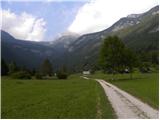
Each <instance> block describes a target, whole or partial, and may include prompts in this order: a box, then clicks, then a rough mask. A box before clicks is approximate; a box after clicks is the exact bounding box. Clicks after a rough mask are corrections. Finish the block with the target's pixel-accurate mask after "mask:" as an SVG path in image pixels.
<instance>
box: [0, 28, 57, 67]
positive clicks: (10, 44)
mask: <svg viewBox="0 0 160 120" xmlns="http://www.w3.org/2000/svg"><path fill="white" fill-rule="evenodd" d="M1 50H2V51H1V55H2V58H3V59H4V60H5V61H7V62H8V63H10V62H12V61H15V62H16V63H17V64H18V65H20V66H25V67H28V68H37V67H39V65H40V64H41V63H42V61H43V60H44V59H45V58H49V59H50V60H51V61H56V60H57V59H58V57H60V56H59V55H60V54H59V51H57V50H56V49H54V48H52V47H49V46H45V45H42V44H41V43H38V42H32V41H23V40H17V39H15V38H14V37H12V36H11V35H10V34H8V33H7V32H5V31H1Z"/></svg>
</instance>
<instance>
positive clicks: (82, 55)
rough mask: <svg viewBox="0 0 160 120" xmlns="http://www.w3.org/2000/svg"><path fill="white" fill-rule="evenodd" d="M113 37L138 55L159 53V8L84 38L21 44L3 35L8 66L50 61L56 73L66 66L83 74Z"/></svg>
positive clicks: (63, 37) (69, 36) (31, 65)
mask: <svg viewBox="0 0 160 120" xmlns="http://www.w3.org/2000/svg"><path fill="white" fill-rule="evenodd" d="M111 35H117V36H119V37H120V38H121V39H122V40H123V42H124V43H125V45H126V46H128V47H129V48H131V49H133V50H135V51H136V52H149V51H158V49H159V46H158V45H159V6H156V7H154V8H152V9H151V10H149V11H147V12H145V13H141V14H131V15H128V16H127V17H124V18H121V19H120V20H119V21H117V22H116V23H114V24H113V25H112V26H111V27H109V28H107V29H105V30H103V31H100V32H96V33H91V34H85V35H82V36H79V35H77V34H73V33H69V34H63V35H61V36H60V37H59V38H57V39H56V40H54V41H50V42H32V41H23V40H17V39H15V38H14V37H12V36H11V35H10V34H8V33H6V32H5V31H1V48H2V54H1V55H2V58H3V59H5V61H7V62H8V63H9V62H11V61H15V62H17V63H18V64H19V65H21V66H27V67H29V68H37V67H38V66H39V65H40V64H41V62H42V61H43V60H44V59H45V58H48V59H50V61H51V62H52V63H53V67H54V69H58V67H59V66H61V65H64V64H65V65H66V66H67V67H68V68H69V69H70V70H72V71H76V70H78V71H80V70H82V69H83V66H84V65H86V64H87V65H88V66H94V64H96V62H97V58H98V53H99V49H100V45H101V44H102V42H103V38H104V37H107V36H111Z"/></svg>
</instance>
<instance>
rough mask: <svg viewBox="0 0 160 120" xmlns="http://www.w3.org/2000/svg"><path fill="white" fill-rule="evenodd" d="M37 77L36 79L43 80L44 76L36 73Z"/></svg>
mask: <svg viewBox="0 0 160 120" xmlns="http://www.w3.org/2000/svg"><path fill="white" fill-rule="evenodd" d="M35 77H36V79H42V78H43V75H42V74H41V73H36V74H35Z"/></svg>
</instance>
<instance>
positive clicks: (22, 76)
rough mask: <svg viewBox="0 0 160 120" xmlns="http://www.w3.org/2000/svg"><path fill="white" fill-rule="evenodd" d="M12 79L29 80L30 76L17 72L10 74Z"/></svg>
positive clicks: (23, 72)
mask: <svg viewBox="0 0 160 120" xmlns="http://www.w3.org/2000/svg"><path fill="white" fill-rule="evenodd" d="M11 77H12V78H14V79H31V75H30V74H29V73H28V72H26V71H18V72H15V73H12V74H11Z"/></svg>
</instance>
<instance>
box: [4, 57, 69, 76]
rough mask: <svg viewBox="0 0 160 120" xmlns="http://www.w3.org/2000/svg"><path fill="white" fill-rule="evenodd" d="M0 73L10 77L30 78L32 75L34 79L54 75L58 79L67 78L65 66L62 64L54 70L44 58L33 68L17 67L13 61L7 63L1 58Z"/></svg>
mask: <svg viewBox="0 0 160 120" xmlns="http://www.w3.org/2000/svg"><path fill="white" fill-rule="evenodd" d="M1 75H2V76H6V75H9V76H11V77H12V78H18V79H31V77H32V76H34V77H35V78H36V79H43V78H50V77H53V76H56V77H57V78H58V79H67V77H68V73H67V68H66V67H65V65H63V66H62V67H61V68H60V69H59V70H57V71H54V70H53V65H52V63H51V62H50V61H49V60H48V59H45V60H44V61H43V62H42V64H41V65H40V67H39V68H38V69H37V70H35V69H33V70H30V69H27V68H26V67H19V66H17V64H16V63H15V62H11V63H10V64H7V63H6V62H5V61H4V59H2V60H1Z"/></svg>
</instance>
